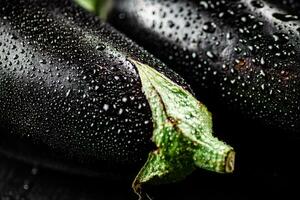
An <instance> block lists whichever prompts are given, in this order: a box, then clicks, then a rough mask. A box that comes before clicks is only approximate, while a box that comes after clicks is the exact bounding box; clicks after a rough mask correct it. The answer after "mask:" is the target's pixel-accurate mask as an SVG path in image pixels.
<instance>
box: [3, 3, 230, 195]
mask: <svg viewBox="0 0 300 200" xmlns="http://www.w3.org/2000/svg"><path fill="white" fill-rule="evenodd" d="M0 8H1V12H0V113H1V114H0V124H1V128H2V129H1V130H2V131H1V134H0V136H1V138H5V140H4V141H3V140H2V141H1V144H2V145H4V147H3V148H2V149H3V151H6V152H11V153H10V155H12V156H13V157H17V156H18V153H19V152H22V151H23V152H25V151H27V150H28V151H30V153H25V154H24V153H23V155H25V156H27V157H28V155H29V154H31V153H32V154H34V155H32V156H31V158H32V159H31V160H34V161H35V162H38V163H39V164H40V165H47V166H57V167H56V168H58V169H59V168H63V166H71V167H72V169H76V166H74V164H76V163H77V164H78V167H81V166H84V167H89V166H91V169H92V170H95V171H97V170H98V171H100V170H101V169H106V170H110V169H111V170H114V172H115V173H121V174H130V175H132V174H134V176H135V179H134V183H133V188H134V189H135V191H136V192H138V193H140V188H141V185H142V184H144V183H157V184H160V183H168V182H174V181H177V180H181V179H183V178H184V177H185V176H187V175H188V174H190V173H191V172H192V171H193V170H194V169H195V168H196V167H200V168H203V169H207V170H210V171H215V172H219V173H231V172H232V171H233V169H234V157H235V153H234V150H233V148H232V147H230V146H229V145H227V144H225V143H224V142H222V141H219V140H218V139H217V138H215V137H214V136H213V135H212V119H211V114H210V112H209V111H208V110H207V108H206V107H205V106H204V105H203V104H201V103H200V102H199V101H198V100H196V99H195V97H194V96H193V94H192V92H191V91H190V89H189V86H188V85H187V84H186V83H185V81H184V80H183V79H182V78H181V77H180V76H178V75H177V74H176V73H174V72H173V71H171V70H170V69H168V68H167V67H166V66H165V64H163V63H162V62H161V61H159V60H158V59H156V58H155V57H153V56H152V55H151V54H149V53H148V52H147V51H145V50H144V49H143V48H141V47H139V46H138V45H136V44H135V43H134V42H133V41H132V40H130V39H128V38H126V37H125V36H124V35H122V34H121V33H119V32H118V31H116V30H115V29H114V28H112V27H111V26H110V25H108V24H106V23H103V22H102V21H100V20H99V19H98V18H97V17H96V16H94V15H92V14H89V13H87V12H86V11H85V10H83V9H82V8H80V7H79V6H77V5H76V4H75V3H73V2H72V1H71V0H51V1H50V0H49V1H39V0H21V1H20V0H2V1H1V2H0ZM6 140H7V141H9V145H5V144H4V143H7V141H6ZM14 141H15V142H14ZM23 141H24V142H23ZM25 143H26V144H25ZM23 147H24V148H23ZM27 147H28V148H30V149H27ZM45 152H46V153H45ZM49 152H51V153H49ZM48 155H49V158H48V157H47V156H48ZM19 157H20V156H19ZM21 157H22V155H21ZM23 157H24V156H23ZM29 157H30V156H29ZM23 160H26V157H25V159H23ZM27 161H28V160H27ZM44 162H46V163H48V164H45V163H44ZM49 163H50V164H49ZM81 164H82V165H81ZM98 167H99V168H98ZM67 169H69V168H67ZM112 174H113V173H112Z"/></svg>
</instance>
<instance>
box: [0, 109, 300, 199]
mask: <svg viewBox="0 0 300 200" xmlns="http://www.w3.org/2000/svg"><path fill="white" fill-rule="evenodd" d="M214 119H215V124H216V126H215V131H216V132H217V133H222V135H221V134H218V135H219V137H221V138H227V139H226V141H227V142H228V143H230V144H232V145H233V146H234V147H235V149H236V151H237V163H236V171H235V173H234V174H232V175H219V174H214V173H210V172H206V171H202V170H197V171H195V172H194V173H193V174H192V175H190V176H189V177H187V179H186V180H184V181H182V182H179V183H176V184H169V185H161V186H155V187H149V186H148V187H147V188H146V190H147V192H148V194H149V195H150V196H151V197H152V198H153V199H168V198H169V197H170V196H171V197H172V198H173V199H174V198H175V199H258V198H262V197H264V198H270V197H271V196H278V195H285V196H284V197H285V199H289V197H290V196H293V195H298V194H297V190H293V188H295V187H297V183H293V182H292V181H291V180H290V179H291V178H293V177H296V178H298V177H299V170H298V169H299V167H300V166H299V164H298V162H297V161H298V157H299V146H300V142H299V140H298V139H297V138H295V137H294V138H293V137H287V136H286V135H285V134H283V133H277V132H276V131H275V130H270V129H264V128H262V127H260V126H259V124H257V123H254V122H253V121H247V120H241V118H239V117H237V118H236V121H234V122H232V123H230V122H228V121H226V117H224V116H219V115H215V118H214ZM34 167H35V166H33V165H27V164H24V163H22V162H19V161H15V160H13V159H8V158H6V157H4V156H0V194H1V198H2V199H1V200H13V199H21V198H19V197H20V196H23V197H25V198H26V199H30V200H44V199H45V200H54V199H55V200H56V199H57V200H64V199H73V200H79V199H80V200H87V199H91V200H92V199H136V196H135V195H134V193H133V192H132V190H131V188H130V184H131V183H130V182H129V181H116V180H115V181H110V180H108V179H104V178H101V177H87V176H81V175H74V174H68V173H66V172H60V171H55V170H49V169H45V168H42V167H38V168H37V169H38V173H36V174H35V175H34V174H33V173H32V171H35V168H34ZM294 179H295V178H294ZM28 183H29V184H28ZM27 184H28V185H29V187H28V189H24V186H25V188H26V185H27ZM8 196H9V198H7V197H8ZM10 197H13V198H10Z"/></svg>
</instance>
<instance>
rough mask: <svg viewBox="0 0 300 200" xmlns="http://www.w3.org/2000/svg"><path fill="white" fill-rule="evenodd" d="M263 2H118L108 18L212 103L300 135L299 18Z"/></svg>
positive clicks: (226, 0) (224, 0) (185, 0)
mask: <svg viewBox="0 0 300 200" xmlns="http://www.w3.org/2000/svg"><path fill="white" fill-rule="evenodd" d="M259 2H261V1H240V0H234V1H229V0H222V1H207V2H206V1H194V0H128V1H121V0H116V1H115V3H114V7H113V9H112V10H111V12H110V14H109V17H108V21H109V22H110V23H111V24H112V25H113V26H114V27H116V28H117V29H119V30H120V31H122V32H124V33H125V34H126V35H127V36H129V37H131V38H132V39H134V40H135V41H136V42H137V43H139V44H140V45H142V46H144V47H145V48H146V49H147V50H149V51H150V52H152V53H153V54H154V55H155V56H157V57H158V58H160V59H161V60H162V61H164V62H165V63H166V64H168V66H169V67H170V68H172V69H174V70H175V71H176V72H177V73H179V74H180V75H182V76H183V77H184V78H185V80H187V82H188V83H189V84H190V85H191V86H192V88H193V90H194V91H195V92H196V95H198V97H200V96H201V98H202V99H203V102H204V103H205V104H206V105H207V106H208V108H209V109H211V110H218V111H221V110H224V111H226V112H228V111H229V112H231V111H235V112H236V113H239V114H242V115H243V116H246V117H247V118H248V119H250V118H251V119H255V120H256V121H259V122H260V123H262V124H264V125H265V126H268V127H273V128H274V127H275V128H279V129H280V130H281V131H282V132H288V133H289V134H290V133H293V134H292V135H298V134H299V132H300V106H299V99H300V87H299V86H300V79H299V75H300V56H299V54H300V45H299V39H300V36H299V31H297V29H298V30H299V24H300V23H299V20H297V19H294V18H293V19H287V20H284V19H282V16H280V6H276V4H272V5H271V4H270V3H267V2H263V4H259ZM278 13H279V14H278ZM233 126H234V125H233Z"/></svg>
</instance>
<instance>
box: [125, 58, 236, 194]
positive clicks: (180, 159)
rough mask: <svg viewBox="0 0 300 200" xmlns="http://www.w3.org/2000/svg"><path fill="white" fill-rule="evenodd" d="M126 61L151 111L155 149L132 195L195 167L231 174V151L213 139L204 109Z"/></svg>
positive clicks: (174, 87) (163, 80)
mask: <svg viewBox="0 0 300 200" xmlns="http://www.w3.org/2000/svg"><path fill="white" fill-rule="evenodd" d="M129 61H130V62H131V63H133V64H134V65H135V66H136V68H137V70H138V72H139V75H140V78H141V82H142V86H143V91H144V93H145V95H146V97H147V100H148V102H149V105H150V107H151V111H152V119H153V124H154V131H153V137H152V140H153V142H154V143H155V144H156V146H157V149H156V150H155V151H153V152H150V154H149V157H148V160H147V162H146V163H145V165H144V166H143V168H142V169H141V170H140V172H139V174H138V175H137V177H136V178H135V181H134V183H133V188H134V189H135V191H136V192H140V188H141V186H142V185H143V184H145V183H154V184H161V183H168V182H174V181H178V180H181V179H183V178H184V177H186V176H187V175H188V174H190V173H191V172H192V171H194V170H195V168H196V167H200V168H203V169H206V170H210V171H214V172H218V173H231V172H233V170H234V158H235V153H234V151H233V148H232V147H230V146H228V145H227V144H225V143H224V142H222V141H219V140H218V139H217V138H215V137H213V135H212V119H211V114H210V113H209V112H208V110H207V108H206V107H205V106H204V105H203V104H201V103H200V102H199V101H198V100H197V99H195V98H194V97H193V95H192V94H191V93H189V92H188V91H186V90H185V89H183V88H182V87H181V86H179V85H177V84H176V83H174V82H172V81H171V80H170V79H168V78H167V77H166V76H164V75H163V74H161V73H159V72H157V71H156V70H154V69H153V68H151V67H150V66H148V65H145V64H143V63H140V62H138V61H135V60H132V59H129Z"/></svg>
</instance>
